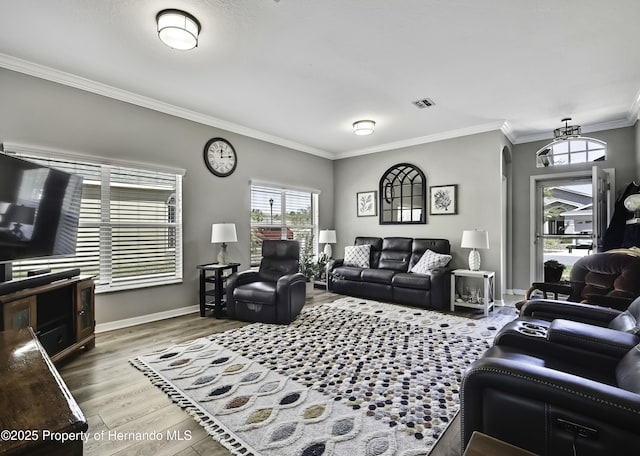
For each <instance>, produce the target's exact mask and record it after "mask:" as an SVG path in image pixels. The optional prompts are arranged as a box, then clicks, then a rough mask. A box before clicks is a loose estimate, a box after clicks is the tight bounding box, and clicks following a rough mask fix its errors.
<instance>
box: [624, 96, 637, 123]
mask: <svg viewBox="0 0 640 456" xmlns="http://www.w3.org/2000/svg"><path fill="white" fill-rule="evenodd" d="M627 119H628V120H629V122H631V124H632V125H633V124H635V123H636V122H637V121H638V120H640V91H638V93H637V94H636V97H635V99H634V100H633V103H631V106H629V111H628V112H627Z"/></svg>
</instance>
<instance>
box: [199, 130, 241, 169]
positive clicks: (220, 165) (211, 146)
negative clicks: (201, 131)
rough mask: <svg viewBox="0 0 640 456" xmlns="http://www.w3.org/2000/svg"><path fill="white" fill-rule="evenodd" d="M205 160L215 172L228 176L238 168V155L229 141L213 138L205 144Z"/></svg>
mask: <svg viewBox="0 0 640 456" xmlns="http://www.w3.org/2000/svg"><path fill="white" fill-rule="evenodd" d="M204 162H205V164H206V165H207V168H209V171H211V172H212V173H213V174H215V175H216V176H219V177H226V176H230V175H231V174H232V173H233V172H234V171H235V170H236V165H237V164H238V155H237V154H236V150H235V149H234V148H233V146H232V145H231V143H230V142H229V141H227V140H226V139H224V138H213V139H210V140H209V141H207V144H206V145H205V146H204Z"/></svg>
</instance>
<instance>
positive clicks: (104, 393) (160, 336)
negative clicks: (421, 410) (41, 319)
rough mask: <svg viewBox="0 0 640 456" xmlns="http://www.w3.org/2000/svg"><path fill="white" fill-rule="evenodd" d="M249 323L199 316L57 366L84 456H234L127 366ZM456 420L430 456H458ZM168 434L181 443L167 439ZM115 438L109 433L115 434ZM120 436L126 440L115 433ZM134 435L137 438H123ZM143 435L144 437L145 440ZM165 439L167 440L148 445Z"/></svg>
mask: <svg viewBox="0 0 640 456" xmlns="http://www.w3.org/2000/svg"><path fill="white" fill-rule="evenodd" d="M339 297H340V296H339V295H336V294H333V293H328V292H325V291H323V290H314V292H313V293H311V295H310V296H309V297H308V298H307V303H306V305H307V306H312V305H317V304H321V303H326V302H332V301H334V300H335V299H337V298H339ZM246 324H247V323H243V322H237V321H232V320H218V319H215V318H213V317H204V318H202V317H200V316H199V314H198V313H194V314H190V315H186V316H183V317H177V318H172V319H168V320H163V321H159V322H154V323H147V324H144V325H139V326H134V327H130V328H125V329H120V330H116V331H110V332H107V333H102V334H98V335H97V336H96V346H95V348H94V349H92V350H90V351H87V352H82V353H80V354H79V355H78V356H76V357H74V358H72V359H71V360H69V361H68V362H66V363H64V364H62V365H59V366H57V367H58V370H59V371H60V374H61V375H62V377H63V379H64V381H65V382H66V384H67V386H68V387H69V389H70V391H71V393H72V394H73V396H74V397H75V399H76V401H77V402H78V404H79V405H80V408H81V409H82V411H83V412H84V414H85V417H86V418H87V420H88V422H89V431H88V435H89V440H88V441H87V442H86V443H85V446H84V449H85V451H84V454H85V455H88V456H93V455H99V456H105V455H127V456H129V455H131V456H138V455H158V456H161V455H179V456H202V455H207V456H230V455H231V453H230V452H229V451H228V450H227V449H226V448H224V447H223V446H222V445H220V444H219V443H218V442H216V441H215V440H214V439H213V438H211V437H210V436H209V435H208V434H207V433H206V432H205V431H204V430H203V429H202V427H201V426H200V425H199V424H197V423H196V421H195V420H194V419H193V418H192V417H191V416H190V415H189V414H187V413H186V412H185V411H183V410H182V409H181V408H180V407H178V406H177V405H176V404H174V403H173V402H172V401H171V400H170V399H169V398H168V397H167V395H166V394H165V393H163V392H162V391H161V390H160V389H158V388H157V387H155V386H153V385H152V384H151V382H150V381H149V379H148V378H147V377H145V376H144V375H143V374H142V373H141V372H139V371H138V370H137V369H135V368H134V367H132V366H131V365H130V364H129V360H130V359H131V358H134V357H136V356H138V355H141V354H144V353H147V352H150V351H152V350H156V349H160V348H164V347H167V346H170V345H172V344H176V343H180V342H186V341H189V340H192V339H195V338H198V337H203V336H208V335H210V334H213V333H217V332H222V331H226V330H229V329H232V328H238V327H241V326H244V325H246ZM456 424H457V420H456V422H454V423H453V424H452V426H451V427H450V429H451V431H452V432H447V433H446V434H445V436H444V437H443V439H441V441H440V442H439V443H438V445H437V446H436V449H434V451H433V452H432V456H453V455H459V454H460V450H459V431H458V430H457V429H456ZM167 432H171V433H173V434H172V435H173V436H174V437H177V436H181V437H182V440H180V439H178V438H173V439H170V440H169V439H167ZM110 433H111V434H110ZM114 433H122V434H119V435H118V434H114ZM131 433H139V435H134V436H133V438H132V439H126V438H125V436H128V435H130V434H131ZM142 433H147V434H146V435H143V434H142ZM153 433H160V434H162V436H163V439H162V440H155V441H154V440H151V439H150V437H151V436H152V435H153Z"/></svg>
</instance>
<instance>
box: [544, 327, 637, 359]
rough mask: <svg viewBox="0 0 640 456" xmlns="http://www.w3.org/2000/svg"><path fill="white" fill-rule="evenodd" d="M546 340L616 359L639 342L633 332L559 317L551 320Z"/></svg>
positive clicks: (620, 357)
mask: <svg viewBox="0 0 640 456" xmlns="http://www.w3.org/2000/svg"><path fill="white" fill-rule="evenodd" d="M547 340H548V341H549V342H550V343H552V344H560V345H566V346H571V347H576V348H579V349H581V350H585V351H588V352H590V353H592V354H596V353H600V354H602V355H605V356H610V357H612V358H615V359H618V360H619V359H622V357H623V356H624V355H626V354H627V353H628V352H629V350H631V349H632V348H633V347H635V346H636V345H638V343H640V337H639V336H636V335H634V334H629V333H626V332H622V331H616V330H614V329H609V328H601V327H599V326H593V325H586V324H584V323H579V322H575V321H569V320H561V319H557V320H553V322H551V325H549V330H548V332H547Z"/></svg>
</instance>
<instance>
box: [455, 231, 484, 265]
mask: <svg viewBox="0 0 640 456" xmlns="http://www.w3.org/2000/svg"><path fill="white" fill-rule="evenodd" d="M460 247H462V248H463V249H471V252H469V269H470V270H472V271H478V270H480V252H478V250H477V249H488V248H489V233H488V232H487V231H485V230H464V231H463V232H462V242H461V243H460Z"/></svg>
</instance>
